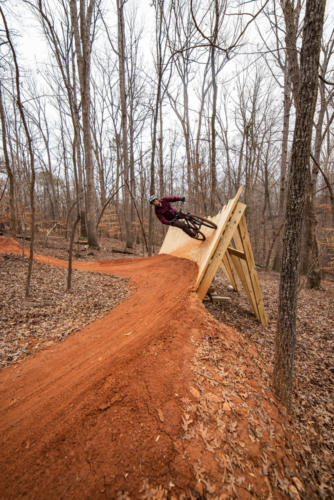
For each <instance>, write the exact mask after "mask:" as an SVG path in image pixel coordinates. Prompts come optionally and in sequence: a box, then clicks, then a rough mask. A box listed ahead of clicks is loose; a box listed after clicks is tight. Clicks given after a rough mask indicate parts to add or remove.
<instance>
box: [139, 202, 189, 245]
mask: <svg viewBox="0 0 334 500" xmlns="http://www.w3.org/2000/svg"><path fill="white" fill-rule="evenodd" d="M149 201H150V204H151V205H154V211H155V215H156V216H157V217H158V219H159V220H160V222H162V223H163V224H167V225H169V226H174V227H178V228H180V229H182V231H184V232H185V233H187V234H188V236H190V237H193V235H194V234H193V233H194V232H193V230H192V229H191V228H189V227H188V226H187V224H186V223H185V222H183V221H182V220H180V219H176V220H174V219H175V216H176V213H177V212H176V210H175V209H174V208H173V207H172V206H171V203H174V202H175V201H182V202H184V201H185V197H184V196H181V198H180V197H178V196H165V197H164V198H160V200H159V198H158V197H157V196H156V195H155V194H152V195H151V196H150V198H149Z"/></svg>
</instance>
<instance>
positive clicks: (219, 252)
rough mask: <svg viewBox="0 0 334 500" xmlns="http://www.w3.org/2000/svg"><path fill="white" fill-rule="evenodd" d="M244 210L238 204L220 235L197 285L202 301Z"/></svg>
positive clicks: (243, 207) (240, 204)
mask: <svg viewBox="0 0 334 500" xmlns="http://www.w3.org/2000/svg"><path fill="white" fill-rule="evenodd" d="M245 209H246V205H245V204H243V203H238V204H237V206H236V207H235V209H234V210H233V211H232V212H231V218H230V220H229V222H228V224H227V225H226V228H225V231H224V233H223V234H222V236H221V238H220V240H219V243H218V245H217V248H216V251H215V253H214V255H213V256H212V260H211V262H210V263H209V265H208V267H207V268H206V271H205V273H204V276H203V278H202V280H201V282H200V284H199V287H198V289H197V293H198V295H199V296H200V298H201V299H202V300H203V299H204V297H205V295H206V292H207V291H208V289H209V287H210V285H211V282H212V280H213V278H214V277H215V274H216V272H217V269H218V267H219V266H220V264H221V262H222V259H223V257H224V255H225V253H226V250H227V247H228V246H229V244H230V242H231V240H232V238H233V234H234V232H235V231H236V230H237V228H238V225H239V222H240V220H241V217H242V216H243V214H244V212H245Z"/></svg>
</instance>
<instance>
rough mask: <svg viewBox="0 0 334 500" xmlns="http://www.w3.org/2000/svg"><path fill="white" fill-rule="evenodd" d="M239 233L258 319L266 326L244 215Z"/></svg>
mask: <svg viewBox="0 0 334 500" xmlns="http://www.w3.org/2000/svg"><path fill="white" fill-rule="evenodd" d="M239 233H240V237H241V240H242V243H243V249H244V252H245V255H246V262H247V266H248V270H249V274H250V278H251V284H252V288H253V293H254V295H255V300H256V305H257V309H258V314H259V319H260V321H261V323H262V325H263V326H267V324H268V321H267V316H266V313H265V310H264V305H263V300H262V294H261V289H260V284H259V279H258V275H257V272H256V266H255V260H254V255H253V250H252V245H251V241H250V238H249V234H248V229H247V224H246V218H245V216H243V217H242V218H241V221H240V224H239Z"/></svg>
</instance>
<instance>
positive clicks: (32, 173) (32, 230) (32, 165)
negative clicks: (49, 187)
mask: <svg viewBox="0 0 334 500" xmlns="http://www.w3.org/2000/svg"><path fill="white" fill-rule="evenodd" d="M0 13H1V16H2V20H3V23H4V26H5V31H6V38H7V41H8V44H9V46H10V50H11V53H12V56H13V61H14V66H15V84H16V103H17V106H18V108H19V112H20V117H21V120H22V123H23V128H24V133H25V136H26V139H27V144H28V151H29V163H30V185H29V194H30V210H31V225H30V251H29V264H28V273H27V281H26V289H25V295H26V297H29V295H30V282H31V275H32V265H33V261H34V243H35V175H36V174H35V157H34V152H33V147H32V137H31V135H30V132H29V128H28V124H27V120H26V117H25V112H24V108H23V104H22V100H21V88H20V71H19V66H18V63H17V58H16V52H15V49H14V46H13V44H12V41H11V37H10V33H9V29H8V25H7V21H6V18H5V15H4V13H3V10H2V8H1V7H0Z"/></svg>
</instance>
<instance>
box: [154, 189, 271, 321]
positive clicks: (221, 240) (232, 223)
mask: <svg viewBox="0 0 334 500" xmlns="http://www.w3.org/2000/svg"><path fill="white" fill-rule="evenodd" d="M241 192H242V187H240V188H239V190H238V192H237V194H236V195H235V197H234V198H232V199H231V200H229V202H228V203H227V204H226V205H225V206H224V207H223V208H222V210H221V211H220V212H219V213H218V214H217V215H216V216H214V217H209V219H210V220H212V221H213V222H215V224H216V225H217V229H216V230H213V229H209V228H206V227H202V228H201V231H202V232H203V233H204V234H205V236H206V240H205V241H198V240H195V239H192V238H189V236H188V235H187V234H186V233H184V232H183V231H180V229H177V228H175V227H172V226H170V227H169V229H168V231H167V234H166V237H165V239H164V242H163V244H162V246H161V248H160V252H159V253H160V254H163V253H164V254H171V255H174V256H176V257H182V258H186V259H190V260H192V261H194V262H196V263H197V265H198V276H197V281H196V285H195V289H196V291H197V293H198V295H199V296H200V298H201V299H202V300H203V299H204V297H205V295H206V293H207V291H208V290H209V287H210V285H211V283H212V280H213V279H214V277H215V275H216V272H217V270H218V268H219V266H221V268H222V269H223V271H224V273H225V275H226V276H227V278H228V279H229V280H230V282H231V285H232V286H233V288H234V289H235V290H236V291H238V290H239V286H238V282H237V279H238V278H239V280H240V283H241V285H242V286H243V288H244V290H245V292H246V294H247V297H248V300H249V302H250V305H251V307H252V309H253V311H254V314H255V316H256V317H257V319H258V320H259V321H260V322H261V323H262V325H264V326H266V325H267V317H266V313H265V310H264V306H263V300H262V294H261V289H260V284H259V280H258V276H257V272H256V267H255V261H254V256H253V251H252V246H251V242H250V238H249V234H248V229H247V224H246V217H245V210H246V205H245V204H244V203H241V202H239V198H240V195H241Z"/></svg>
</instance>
